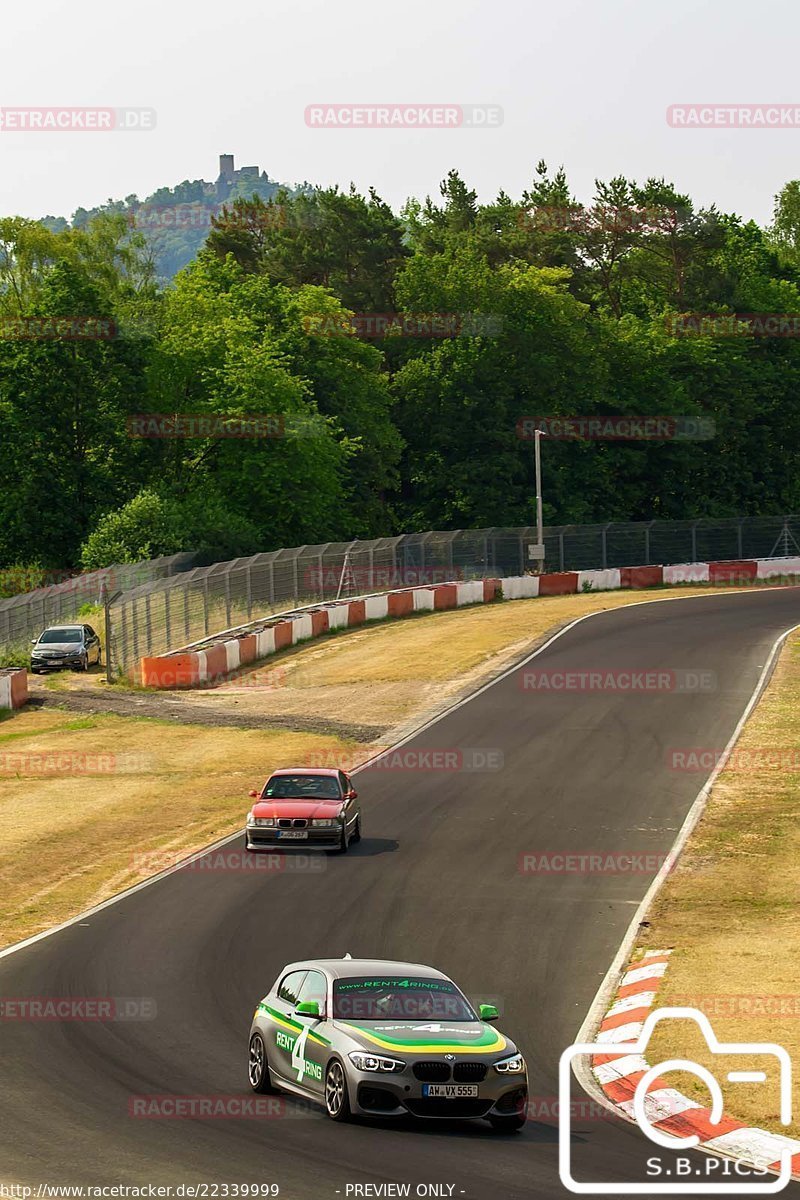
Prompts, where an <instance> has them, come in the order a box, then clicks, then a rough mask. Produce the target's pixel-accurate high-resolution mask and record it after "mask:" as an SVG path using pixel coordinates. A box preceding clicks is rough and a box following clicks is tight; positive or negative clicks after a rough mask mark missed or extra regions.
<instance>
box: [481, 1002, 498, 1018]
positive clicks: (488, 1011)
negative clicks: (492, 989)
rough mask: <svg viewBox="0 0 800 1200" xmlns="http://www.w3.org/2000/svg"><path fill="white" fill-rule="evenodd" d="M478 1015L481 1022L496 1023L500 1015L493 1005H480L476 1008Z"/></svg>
mask: <svg viewBox="0 0 800 1200" xmlns="http://www.w3.org/2000/svg"><path fill="white" fill-rule="evenodd" d="M478 1015H479V1017H480V1019H481V1020H482V1021H496V1020H497V1018H498V1017H499V1016H500V1013H499V1012H498V1011H497V1009H496V1008H495V1006H494V1005H493V1004H480V1005H479V1006H478Z"/></svg>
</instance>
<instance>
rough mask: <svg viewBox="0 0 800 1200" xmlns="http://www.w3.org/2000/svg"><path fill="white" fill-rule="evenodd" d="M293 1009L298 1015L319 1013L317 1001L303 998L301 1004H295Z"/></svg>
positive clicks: (304, 1015) (310, 1015)
mask: <svg viewBox="0 0 800 1200" xmlns="http://www.w3.org/2000/svg"><path fill="white" fill-rule="evenodd" d="M294 1011H295V1012H296V1013H297V1015H298V1016H299V1017H318V1016H319V1015H320V1011H319V1001H318V1000H304V1001H303V1003H302V1004H298V1005H297V1007H296V1008H295V1010H294Z"/></svg>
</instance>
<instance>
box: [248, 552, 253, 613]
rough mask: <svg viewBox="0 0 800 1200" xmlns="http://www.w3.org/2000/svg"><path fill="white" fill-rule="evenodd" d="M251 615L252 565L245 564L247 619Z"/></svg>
mask: <svg viewBox="0 0 800 1200" xmlns="http://www.w3.org/2000/svg"><path fill="white" fill-rule="evenodd" d="M252 615H253V564H252V563H248V564H247V619H248V621H249V620H250V618H251V617H252Z"/></svg>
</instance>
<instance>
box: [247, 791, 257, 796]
mask: <svg viewBox="0 0 800 1200" xmlns="http://www.w3.org/2000/svg"><path fill="white" fill-rule="evenodd" d="M247 794H248V796H255V797H257V796H258V792H254V791H252V790H251V791H249V792H248V793H247Z"/></svg>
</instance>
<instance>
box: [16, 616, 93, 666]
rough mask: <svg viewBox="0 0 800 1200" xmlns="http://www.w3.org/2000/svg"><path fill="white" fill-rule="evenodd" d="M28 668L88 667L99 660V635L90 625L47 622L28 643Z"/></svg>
mask: <svg viewBox="0 0 800 1200" xmlns="http://www.w3.org/2000/svg"><path fill="white" fill-rule="evenodd" d="M31 645H32V647H33V648H32V650H31V671H32V672H33V674H34V675H39V674H41V672H42V671H60V670H61V669H62V668H63V667H71V668H72V670H78V671H88V670H89V667H90V666H91V665H92V663H97V664H99V662H100V638H99V637H98V636H97V634H96V633H95V631H94V630H93V629H92V627H91V625H50V626H49V627H48V628H47V629H45V630H44V631H43V632H42V633H40V634H39V636H38V638H34V639H33V642H32V643H31Z"/></svg>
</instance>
